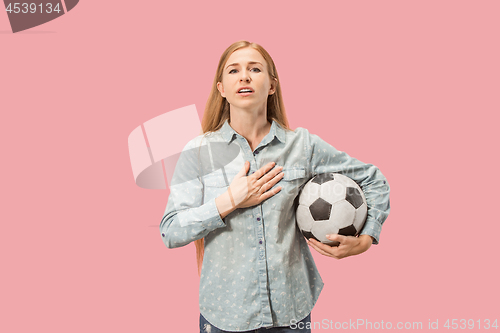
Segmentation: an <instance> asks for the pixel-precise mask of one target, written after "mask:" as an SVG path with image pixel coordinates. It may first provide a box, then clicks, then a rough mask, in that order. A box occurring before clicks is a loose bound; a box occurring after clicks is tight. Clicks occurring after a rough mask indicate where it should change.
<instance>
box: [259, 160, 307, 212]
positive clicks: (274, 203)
mask: <svg viewBox="0 0 500 333" xmlns="http://www.w3.org/2000/svg"><path fill="white" fill-rule="evenodd" d="M283 173H284V176H283V178H282V179H281V180H280V181H279V182H278V183H277V184H276V185H274V187H277V186H281V191H279V192H278V193H276V194H275V195H273V196H272V197H270V198H269V199H268V201H270V204H271V209H273V210H284V209H291V208H292V206H293V200H294V199H295V197H296V196H297V195H298V194H299V192H300V189H301V187H302V185H304V184H305V183H306V181H307V179H306V170H305V168H287V169H283ZM274 187H273V188H274Z"/></svg>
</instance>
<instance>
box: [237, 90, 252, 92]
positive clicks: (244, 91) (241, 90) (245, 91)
mask: <svg viewBox="0 0 500 333" xmlns="http://www.w3.org/2000/svg"><path fill="white" fill-rule="evenodd" d="M238 92H252V90H250V89H241V90H240V91H238Z"/></svg>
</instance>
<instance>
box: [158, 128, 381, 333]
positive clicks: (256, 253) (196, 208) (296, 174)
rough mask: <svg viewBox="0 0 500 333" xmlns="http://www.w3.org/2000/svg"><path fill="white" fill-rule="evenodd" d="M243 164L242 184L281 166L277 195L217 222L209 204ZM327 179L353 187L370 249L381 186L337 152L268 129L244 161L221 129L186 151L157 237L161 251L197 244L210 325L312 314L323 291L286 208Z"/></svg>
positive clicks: (233, 138)
mask: <svg viewBox="0 0 500 333" xmlns="http://www.w3.org/2000/svg"><path fill="white" fill-rule="evenodd" d="M245 161H250V171H249V174H251V173H253V172H255V171H256V170H258V169H259V168H261V167H262V166H264V165H265V164H267V163H269V162H271V161H274V162H276V166H283V173H284V177H283V178H282V179H281V180H280V181H279V182H278V183H277V184H276V185H275V187H276V186H282V189H281V191H279V192H278V193H277V194H275V195H274V196H272V197H270V198H268V199H267V200H265V201H263V202H262V203H261V204H259V205H256V206H253V207H249V208H240V209H236V210H235V211H233V212H232V213H230V214H229V215H227V216H226V217H225V218H224V219H221V217H220V215H219V212H218V210H217V207H216V205H215V198H216V197H218V196H219V195H221V194H223V193H224V192H225V191H226V190H227V187H228V186H229V184H230V183H231V182H232V180H233V178H234V176H235V175H236V174H237V173H238V172H239V171H240V170H241V169H242V168H243V165H244V162H245ZM327 172H336V173H342V174H344V175H346V176H348V177H350V178H351V179H353V180H354V181H356V182H357V183H358V184H359V186H360V187H361V189H362V190H363V192H364V194H365V197H366V201H367V205H368V217H367V220H366V223H365V225H364V227H363V229H362V231H361V234H367V235H370V236H372V237H373V238H374V239H375V240H374V243H375V244H377V243H378V241H379V235H380V231H381V227H382V224H383V223H384V221H385V219H386V218H387V216H388V214H389V210H390V204H389V184H388V183H387V180H386V178H385V177H384V175H383V174H382V173H381V172H380V170H379V169H378V168H377V167H375V166H374V165H372V164H365V163H362V162H360V161H359V160H357V159H355V158H352V157H350V156H349V155H347V154H346V153H344V152H341V151H338V150H336V149H335V148H334V147H332V146H331V145H330V144H328V143H327V142H325V141H323V140H322V139H321V138H320V137H318V136H317V135H314V134H310V133H309V131H308V130H307V129H305V128H300V127H299V128H297V129H296V130H294V131H288V130H285V129H283V128H282V127H281V126H280V125H279V124H278V123H276V122H275V121H273V122H272V126H271V130H270V132H269V133H268V134H267V135H266V137H264V139H263V140H262V142H261V143H260V144H259V145H258V146H257V147H256V148H255V151H252V150H251V148H250V145H249V144H248V142H247V140H246V139H245V138H244V137H243V136H241V135H240V134H238V133H237V132H236V131H234V130H233V129H232V128H231V126H230V125H229V124H228V121H227V120H226V122H225V123H224V125H223V126H222V127H221V129H220V130H218V131H216V132H213V133H210V134H209V135H207V136H205V137H204V136H203V135H200V136H198V137H196V138H195V139H193V140H191V141H190V142H189V143H188V144H187V145H186V147H185V148H184V150H183V153H182V154H181V156H180V157H179V161H178V162H177V165H176V168H175V171H174V176H173V178H172V181H171V184H170V196H169V198H168V203H167V207H166V210H165V214H164V216H163V219H162V221H161V223H160V233H161V237H162V240H163V242H164V243H165V245H166V246H167V247H169V248H175V247H180V246H184V245H186V244H189V243H190V242H192V241H194V240H197V239H200V238H203V237H205V255H204V259H203V266H202V271H201V277H200V288H199V290H200V295H199V302H200V312H201V314H202V315H203V316H204V317H205V318H206V319H207V320H208V321H209V322H210V323H211V324H213V325H214V326H216V327H217V328H219V329H222V330H226V331H247V330H253V329H257V328H259V327H272V326H275V327H276V326H289V325H291V323H290V321H291V320H293V319H295V320H296V321H300V320H302V319H303V318H305V317H306V316H307V315H308V314H309V313H310V312H311V310H312V308H313V306H314V304H315V303H316V300H317V299H318V297H319V294H320V292H321V290H322V288H323V281H322V279H321V276H320V274H319V272H318V270H317V269H316V265H315V263H314V260H313V257H312V255H311V252H310V250H309V246H308V245H307V243H306V240H305V238H304V237H303V236H302V234H301V232H300V231H299V229H298V227H297V226H296V223H295V211H294V209H293V204H294V199H295V198H296V197H297V195H298V193H299V190H300V189H301V188H302V187H303V185H305V183H306V182H307V181H308V180H309V179H311V178H312V177H313V176H315V175H316V174H321V173H327ZM193 260H194V258H193ZM332 260H333V259H332Z"/></svg>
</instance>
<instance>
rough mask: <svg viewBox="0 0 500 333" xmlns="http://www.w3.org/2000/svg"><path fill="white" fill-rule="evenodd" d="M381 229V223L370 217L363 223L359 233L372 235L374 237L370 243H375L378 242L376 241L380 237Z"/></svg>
mask: <svg viewBox="0 0 500 333" xmlns="http://www.w3.org/2000/svg"><path fill="white" fill-rule="evenodd" d="M381 231H382V224H381V223H380V222H379V221H377V220H375V219H370V220H367V221H366V222H365V225H364V227H363V229H362V230H361V233H360V235H369V236H372V237H373V238H374V239H373V242H372V244H375V245H376V244H378V241H379V239H380V232H381Z"/></svg>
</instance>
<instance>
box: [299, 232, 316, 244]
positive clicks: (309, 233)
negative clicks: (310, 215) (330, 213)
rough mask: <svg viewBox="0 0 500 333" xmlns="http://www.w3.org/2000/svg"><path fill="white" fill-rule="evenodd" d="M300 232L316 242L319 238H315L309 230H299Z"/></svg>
mask: <svg viewBox="0 0 500 333" xmlns="http://www.w3.org/2000/svg"><path fill="white" fill-rule="evenodd" d="M300 232H302V235H304V237H305V238H307V239H309V238H312V239H315V240H317V241H318V242H319V241H320V240H319V239H317V238H316V237H314V235H313V234H312V232H310V231H304V230H301V231H300Z"/></svg>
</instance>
